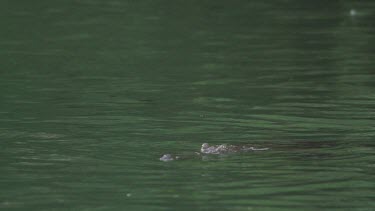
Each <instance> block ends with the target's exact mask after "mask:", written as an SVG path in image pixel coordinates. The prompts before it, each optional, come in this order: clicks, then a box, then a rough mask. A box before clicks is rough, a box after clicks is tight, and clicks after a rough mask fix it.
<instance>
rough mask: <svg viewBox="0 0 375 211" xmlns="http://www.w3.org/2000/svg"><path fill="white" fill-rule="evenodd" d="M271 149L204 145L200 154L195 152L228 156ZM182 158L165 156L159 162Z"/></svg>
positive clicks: (202, 154)
mask: <svg viewBox="0 0 375 211" xmlns="http://www.w3.org/2000/svg"><path fill="white" fill-rule="evenodd" d="M268 149H269V148H255V147H252V146H246V145H242V146H236V145H227V144H220V145H213V146H210V145H209V144H208V143H203V144H202V147H201V150H200V153H198V152H195V155H201V156H204V155H209V154H216V155H217V154H228V153H237V152H248V151H262V150H268ZM180 158H181V157H180V156H173V155H171V154H164V155H163V156H162V157H161V158H160V159H159V160H160V161H173V160H178V159H180Z"/></svg>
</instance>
